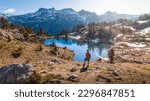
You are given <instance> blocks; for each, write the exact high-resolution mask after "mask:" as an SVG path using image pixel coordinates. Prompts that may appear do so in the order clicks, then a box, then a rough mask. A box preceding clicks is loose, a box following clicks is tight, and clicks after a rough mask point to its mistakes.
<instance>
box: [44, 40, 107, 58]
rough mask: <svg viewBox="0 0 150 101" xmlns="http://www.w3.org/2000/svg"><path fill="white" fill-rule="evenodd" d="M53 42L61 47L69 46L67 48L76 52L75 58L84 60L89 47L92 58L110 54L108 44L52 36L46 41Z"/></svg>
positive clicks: (47, 42) (46, 43)
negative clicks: (81, 41) (79, 41)
mask: <svg viewBox="0 0 150 101" xmlns="http://www.w3.org/2000/svg"><path fill="white" fill-rule="evenodd" d="M53 42H55V44H56V45H57V46H59V47H67V49H70V50H72V51H73V52H74V53H75V56H74V58H73V60H75V61H84V58H85V53H86V50H87V49H89V51H90V54H91V60H96V59H98V55H100V56H102V57H107V56H108V48H109V45H108V44H98V45H95V44H92V43H78V42H75V41H73V40H70V39H68V40H66V39H63V38H60V39H57V38H52V39H48V40H45V41H44V44H45V45H50V44H52V43H53Z"/></svg>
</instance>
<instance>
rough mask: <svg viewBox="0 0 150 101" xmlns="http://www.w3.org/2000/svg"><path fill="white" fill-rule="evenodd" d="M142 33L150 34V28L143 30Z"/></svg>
mask: <svg viewBox="0 0 150 101" xmlns="http://www.w3.org/2000/svg"><path fill="white" fill-rule="evenodd" d="M141 32H142V33H148V32H150V27H148V28H145V29H143V30H141Z"/></svg>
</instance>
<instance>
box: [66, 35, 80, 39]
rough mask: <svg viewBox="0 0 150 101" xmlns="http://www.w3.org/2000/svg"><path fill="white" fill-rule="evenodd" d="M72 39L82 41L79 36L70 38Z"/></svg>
mask: <svg viewBox="0 0 150 101" xmlns="http://www.w3.org/2000/svg"><path fill="white" fill-rule="evenodd" d="M69 37H70V38H71V39H75V40H79V39H81V36H79V35H77V36H69Z"/></svg>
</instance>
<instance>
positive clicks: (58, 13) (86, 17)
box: [7, 8, 139, 35]
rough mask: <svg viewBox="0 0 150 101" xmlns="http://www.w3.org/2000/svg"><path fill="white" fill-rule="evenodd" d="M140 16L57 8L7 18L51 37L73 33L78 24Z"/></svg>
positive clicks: (42, 9)
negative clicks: (39, 30)
mask: <svg viewBox="0 0 150 101" xmlns="http://www.w3.org/2000/svg"><path fill="white" fill-rule="evenodd" d="M138 17H139V15H127V14H118V13H116V12H110V11H108V12H106V13H105V14H103V15H97V14H96V13H94V12H89V11H85V10H81V11H79V12H77V11H75V10H73V9H72V8H66V9H61V10H56V9H55V8H50V9H45V8H40V9H39V10H38V11H36V12H34V13H28V14H24V15H17V16H11V17H7V18H8V20H9V22H10V23H15V24H17V25H23V26H30V27H32V28H33V30H34V31H38V29H39V28H40V27H42V28H43V30H44V31H45V32H48V33H49V34H50V35H54V34H58V33H60V32H61V31H62V30H63V29H67V30H68V31H69V32H70V31H72V29H73V27H74V26H75V25H78V24H88V23H92V22H103V21H107V22H110V21H115V20H118V19H124V18H125V19H137V18H138Z"/></svg>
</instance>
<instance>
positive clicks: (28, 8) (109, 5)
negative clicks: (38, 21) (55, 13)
mask: <svg viewBox="0 0 150 101" xmlns="http://www.w3.org/2000/svg"><path fill="white" fill-rule="evenodd" d="M41 7H42V8H52V7H55V8H56V9H62V8H73V9H74V10H76V11H79V10H81V9H85V10H88V11H92V12H96V13H97V14H103V13H105V12H106V11H108V10H109V11H115V12H118V13H126V14H144V13H148V12H150V0H0V13H10V14H24V13H29V12H35V11H37V10H38V9H39V8H41Z"/></svg>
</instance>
